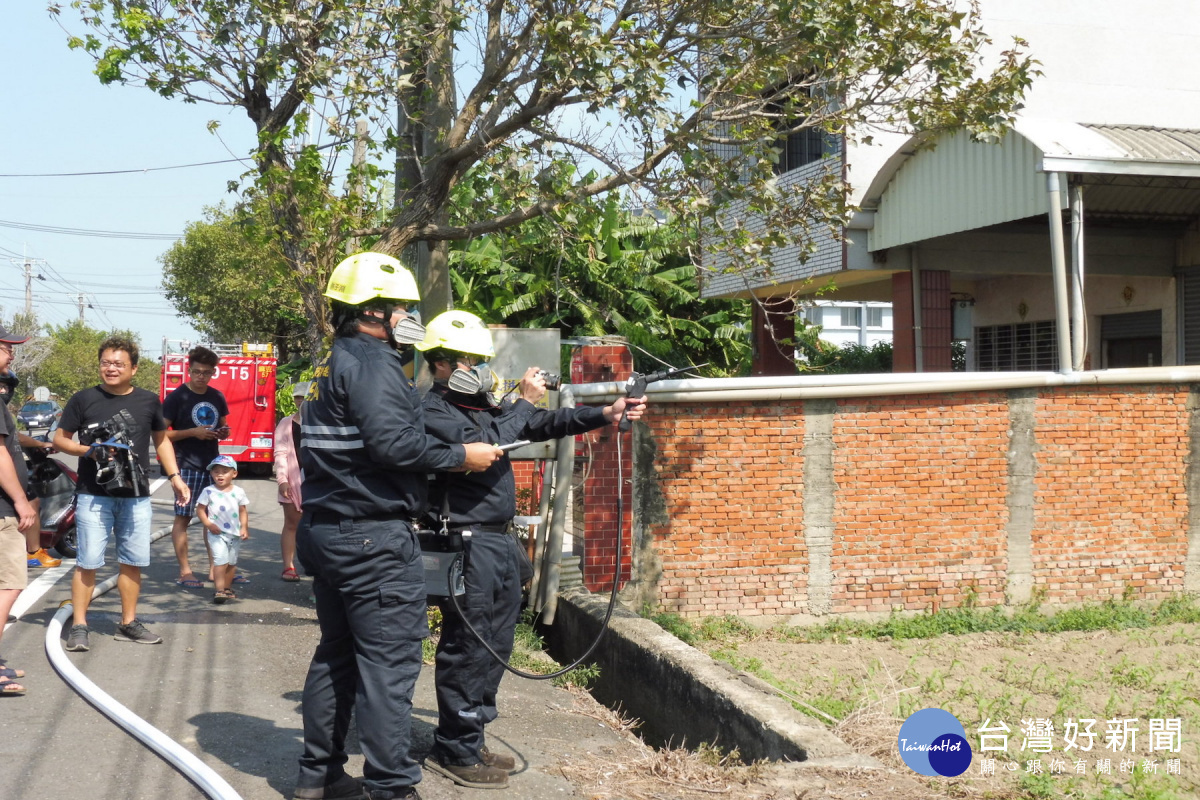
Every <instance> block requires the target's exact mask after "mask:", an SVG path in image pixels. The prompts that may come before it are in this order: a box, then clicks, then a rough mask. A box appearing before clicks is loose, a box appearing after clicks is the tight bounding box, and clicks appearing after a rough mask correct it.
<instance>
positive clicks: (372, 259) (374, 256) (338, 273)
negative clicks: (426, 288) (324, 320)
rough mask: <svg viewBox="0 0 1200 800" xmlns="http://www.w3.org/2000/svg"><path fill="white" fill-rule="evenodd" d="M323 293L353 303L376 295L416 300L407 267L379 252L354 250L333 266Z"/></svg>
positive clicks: (385, 297) (355, 303)
mask: <svg viewBox="0 0 1200 800" xmlns="http://www.w3.org/2000/svg"><path fill="white" fill-rule="evenodd" d="M325 296H326V297H329V298H331V299H333V300H340V301H342V302H343V303H346V304H347V305H352V306H357V305H361V304H362V303H365V302H367V301H369V300H374V299H375V298H377V297H380V298H383V299H385V300H420V299H421V293H420V292H419V291H418V290H417V281H416V279H414V278H413V274H412V272H411V271H410V270H409V269H408V267H406V266H404V265H403V264H401V263H400V262H399V261H398V260H397V259H395V258H392V257H391V256H389V255H385V254H383V253H372V252H364V253H355V254H354V255H352V256H350V257H348V258H345V259H343V260H342V262H341V263H340V264H338V265H337V266H336V267H334V268H333V272H332V273H330V275H329V285H328V286H327V287H326V289H325Z"/></svg>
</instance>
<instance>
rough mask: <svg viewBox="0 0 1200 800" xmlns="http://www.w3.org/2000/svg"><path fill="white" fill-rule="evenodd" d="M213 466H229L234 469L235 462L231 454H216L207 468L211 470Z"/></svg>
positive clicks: (235, 467)
mask: <svg viewBox="0 0 1200 800" xmlns="http://www.w3.org/2000/svg"><path fill="white" fill-rule="evenodd" d="M213 467H229V468H230V469H232V470H236V469H237V462H236V461H234V460H233V456H217V457H216V458H214V459H213V460H212V463H211V464H209V465H208V469H210V470H211V469H212V468H213Z"/></svg>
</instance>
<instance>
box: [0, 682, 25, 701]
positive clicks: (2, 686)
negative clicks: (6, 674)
mask: <svg viewBox="0 0 1200 800" xmlns="http://www.w3.org/2000/svg"><path fill="white" fill-rule="evenodd" d="M23 694H25V687H24V686H22V685H21V684H19V683H17V682H16V681H10V680H8V679H7V678H5V679H3V680H0V696H8V695H11V696H13V697H19V696H20V695H23Z"/></svg>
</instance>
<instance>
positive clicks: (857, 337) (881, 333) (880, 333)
mask: <svg viewBox="0 0 1200 800" xmlns="http://www.w3.org/2000/svg"><path fill="white" fill-rule="evenodd" d="M845 308H854V309H858V311H859V315H860V319H861V320H862V325H859V326H844V325H842V309H845ZM868 308H874V309H879V310H880V311H881V312H882V316H883V321H882V324H881V325H879V326H874V325H868V324H867V309H868ZM805 319H807V320H809V322H810V323H812V324H815V325H820V326H821V339H823V340H824V341H826V342H831V343H832V344H836V345H837V346H838V347H844V346H845V345H848V344H861V345H863V346H864V347H871V346H873V345H876V344H878V343H880V342H890V341H892V304H891V303H876V302H859V303H839V302H837V301H830V300H818V301H817V302H816V303H815V304H814V305H813V306H812V307H810V308H809V309H807V310H806V311H805Z"/></svg>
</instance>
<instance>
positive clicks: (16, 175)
mask: <svg viewBox="0 0 1200 800" xmlns="http://www.w3.org/2000/svg"><path fill="white" fill-rule="evenodd" d="M246 161H247V159H245V158H226V159H223V160H221V161H199V162H197V163H195V164H175V165H174V166H170V167H142V168H140V169H107V170H98V171H96V172H28V173H0V178H84V177H90V176H93V175H140V174H143V173H146V172H165V171H167V170H172V169H191V168H192V167H211V166H213V165H214V164H233V163H237V162H240V163H245V162H246Z"/></svg>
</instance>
